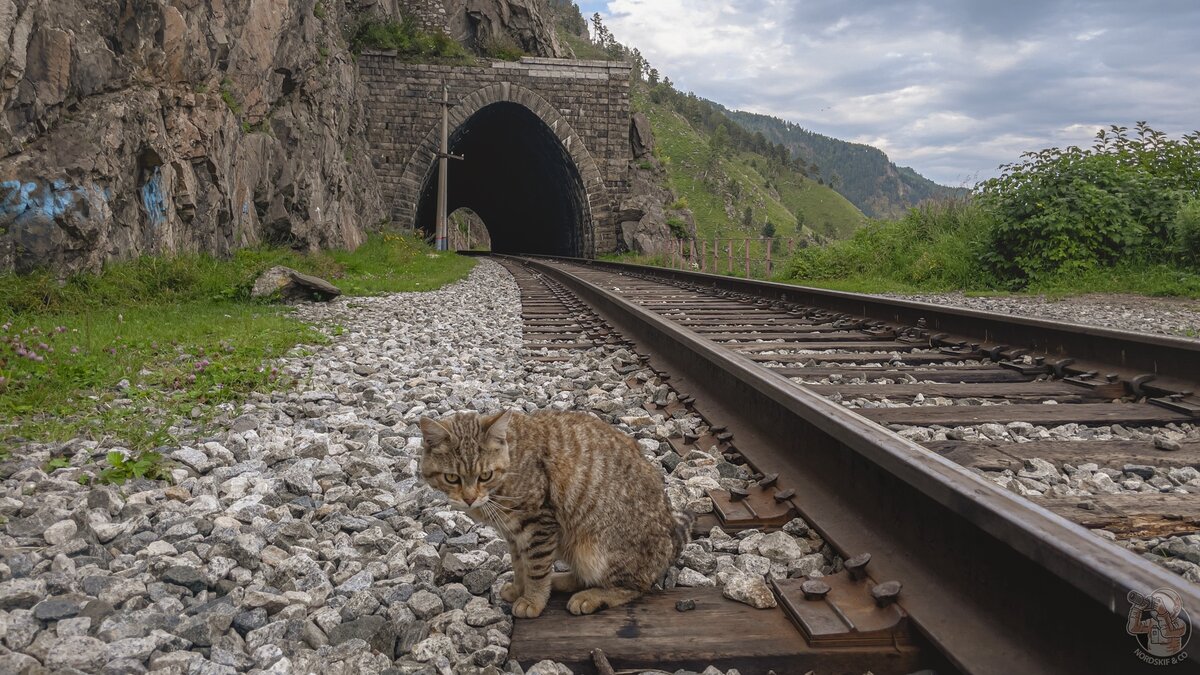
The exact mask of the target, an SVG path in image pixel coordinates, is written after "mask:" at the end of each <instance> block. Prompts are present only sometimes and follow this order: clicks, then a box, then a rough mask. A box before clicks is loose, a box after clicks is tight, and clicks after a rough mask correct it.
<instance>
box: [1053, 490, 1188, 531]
mask: <svg viewBox="0 0 1200 675" xmlns="http://www.w3.org/2000/svg"><path fill="white" fill-rule="evenodd" d="M1030 499H1032V500H1033V501H1034V502H1036V503H1037V504H1040V505H1041V506H1044V507H1046V508H1047V509H1050V510H1051V511H1053V512H1054V513H1057V514H1058V515H1060V516H1062V517H1063V518H1066V519H1067V520H1070V521H1072V522H1074V523H1078V524H1079V525H1082V526H1084V527H1086V528H1088V529H1093V530H1095V529H1103V530H1108V531H1109V532H1112V533H1113V534H1115V535H1117V536H1118V537H1120V538H1122V539H1131V538H1149V537H1169V536H1172V535H1177V534H1194V533H1195V532H1196V530H1200V495H1196V494H1174V493H1152V492H1151V493H1143V494H1120V495H1109V494H1098V495H1092V496H1088V497H1058V498H1049V497H1030Z"/></svg>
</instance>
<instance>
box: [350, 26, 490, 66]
mask: <svg viewBox="0 0 1200 675" xmlns="http://www.w3.org/2000/svg"><path fill="white" fill-rule="evenodd" d="M364 49H387V50H394V51H396V52H397V53H398V54H399V55H400V56H410V57H421V58H439V59H449V60H466V59H468V58H469V57H470V55H469V54H467V50H466V49H464V48H463V46H462V45H460V44H459V43H458V42H456V41H455V40H454V38H452V37H450V36H449V35H447V34H446V33H445V32H443V31H434V32H430V31H424V30H421V28H420V26H418V25H417V22H416V21H415V20H413V19H412V18H411V17H405V18H404V19H402V20H400V21H379V20H377V19H367V20H365V21H363V22H361V23H359V24H358V26H357V28H356V29H355V30H354V34H353V35H352V36H351V38H350V50H351V51H352V52H354V53H355V54H361V53H362V51H363V50H364Z"/></svg>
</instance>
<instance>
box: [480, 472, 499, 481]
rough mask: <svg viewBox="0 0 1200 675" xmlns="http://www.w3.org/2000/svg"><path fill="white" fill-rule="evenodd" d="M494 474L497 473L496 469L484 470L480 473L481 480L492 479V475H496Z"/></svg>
mask: <svg viewBox="0 0 1200 675" xmlns="http://www.w3.org/2000/svg"><path fill="white" fill-rule="evenodd" d="M494 475H495V472H494V471H484V472H483V473H481V474H479V482H480V483H486V482H488V481H489V480H491V479H492V476H494Z"/></svg>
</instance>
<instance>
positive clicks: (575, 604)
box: [421, 411, 690, 617]
mask: <svg viewBox="0 0 1200 675" xmlns="http://www.w3.org/2000/svg"><path fill="white" fill-rule="evenodd" d="M421 431H422V432H423V433H424V435H425V449H424V453H423V455H422V458H421V473H422V475H423V477H424V479H425V481H426V482H427V483H429V484H430V485H432V486H433V487H435V488H437V489H439V490H442V491H443V492H445V493H446V494H447V495H448V496H449V498H450V500H451V502H453V503H454V504H455V505H457V506H459V507H461V508H464V509H466V510H467V513H468V514H470V515H471V516H472V517H473V518H475V519H476V520H478V521H481V522H485V523H488V524H489V525H492V526H493V527H495V528H496V530H497V531H499V532H501V533H502V534H503V535H504V537H505V539H506V540H507V541H508V543H509V550H510V552H511V553H512V561H513V571H514V573H515V574H514V578H513V582H512V583H511V584H509V585H508V586H506V587H505V588H504V589H503V591H502V592H501V595H502V596H503V597H504V599H505V600H507V601H509V602H512V603H513V615H514V616H518V617H535V616H538V615H539V614H541V612H542V610H543V609H544V608H545V606H546V601H547V599H548V598H549V596H550V590H551V588H553V589H554V590H558V591H567V592H571V593H574V595H572V596H571V598H570V600H569V601H568V603H567V608H568V609H569V610H570V611H571V612H572V613H573V614H590V613H592V612H595V611H597V610H599V609H602V608H604V607H615V606H617V605H621V604H624V603H627V602H629V601H630V600H633V599H635V598H637V597H638V596H640V595H642V594H643V593H645V592H646V591H647V590H649V589H650V586H651V585H652V584H653V583H654V582H655V581H657V580H658V579H659V578H660V577H661V576H662V574H663V572H664V571H665V570H666V568H667V567H668V566H669V565H670V564H671V563H672V562H674V560H675V558H676V557H677V556H678V555H679V553H680V551H682V550H683V547H684V546H685V545H686V544H687V535H688V531H689V527H690V518H688V517H684V516H677V515H676V514H673V513H672V512H671V509H670V503H669V502H668V500H667V498H666V493H665V492H664V490H663V479H662V475H661V473H659V471H658V469H656V468H655V467H654V466H653V465H651V464H650V463H649V462H647V461H646V460H645V458H643V457H642V455H641V452H640V451H639V450H638V447H637V444H636V443H635V442H634V441H633V439H632V438H630V437H628V436H626V435H625V434H622V433H620V432H619V431H617V430H616V429H614V428H613V427H611V426H610V425H608V424H605V423H604V422H602V421H600V420H599V419H597V418H595V417H593V416H591V415H585V414H581V413H557V412H538V413H534V414H533V415H524V414H520V413H515V412H512V411H509V412H506V413H502V414H499V415H491V416H487V417H484V416H480V415H478V414H476V413H459V414H457V415H451V416H449V417H446V418H443V419H441V420H438V421H434V420H432V419H428V418H427V419H423V420H421ZM556 559H559V560H562V561H564V562H566V563H567V565H569V566H570V570H571V571H570V572H567V573H563V574H552V572H551V569H552V566H553V563H554V561H555V560H556Z"/></svg>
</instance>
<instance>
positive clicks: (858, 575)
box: [843, 553, 871, 581]
mask: <svg viewBox="0 0 1200 675" xmlns="http://www.w3.org/2000/svg"><path fill="white" fill-rule="evenodd" d="M869 562H871V554H870V553H859V554H858V555H856V556H854V557H853V558H850V559H849V560H847V561H846V562H845V563H843V565H844V566H845V568H846V572H847V573H849V574H850V578H851V579H854V580H856V581H857V580H859V579H862V578H863V577H865V576H867V563H869Z"/></svg>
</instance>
